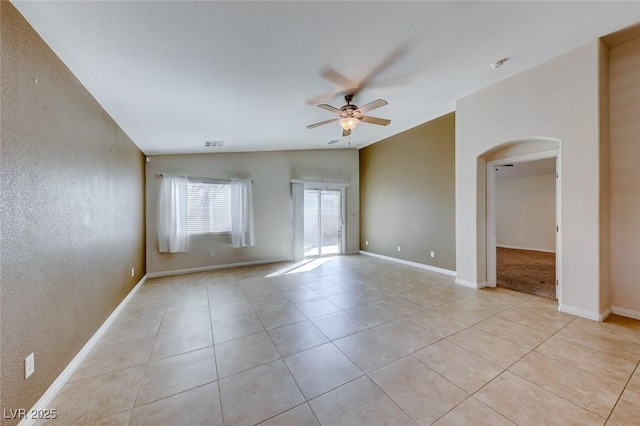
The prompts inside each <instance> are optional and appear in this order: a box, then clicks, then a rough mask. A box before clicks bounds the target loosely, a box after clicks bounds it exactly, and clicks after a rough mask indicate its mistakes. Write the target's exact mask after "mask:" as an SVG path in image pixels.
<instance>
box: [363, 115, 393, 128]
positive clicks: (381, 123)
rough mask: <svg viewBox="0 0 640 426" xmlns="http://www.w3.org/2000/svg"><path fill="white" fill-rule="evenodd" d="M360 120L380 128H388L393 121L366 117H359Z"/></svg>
mask: <svg viewBox="0 0 640 426" xmlns="http://www.w3.org/2000/svg"><path fill="white" fill-rule="evenodd" d="M359 120H360V121H364V122H365V123H370V124H377V125H378V126H387V125H389V123H391V120H387V119H386V118H378V117H367V116H366V115H363V116H362V117H359Z"/></svg>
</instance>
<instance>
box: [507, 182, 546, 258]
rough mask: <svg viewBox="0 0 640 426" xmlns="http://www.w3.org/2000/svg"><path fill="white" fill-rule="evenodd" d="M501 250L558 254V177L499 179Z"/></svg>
mask: <svg viewBox="0 0 640 426" xmlns="http://www.w3.org/2000/svg"><path fill="white" fill-rule="evenodd" d="M496 244H497V246H498V247H509V248H519V249H525V250H540V251H550V252H555V251H556V176H555V175H548V174H547V175H538V176H526V177H513V178H501V179H496Z"/></svg>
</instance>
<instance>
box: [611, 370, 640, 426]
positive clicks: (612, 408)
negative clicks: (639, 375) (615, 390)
mask: <svg viewBox="0 0 640 426" xmlns="http://www.w3.org/2000/svg"><path fill="white" fill-rule="evenodd" d="M637 371H640V361H638V363H637V364H636V368H634V369H633V371H632V372H631V375H630V376H629V379H628V380H627V383H625V384H624V387H623V388H622V392H620V395H618V399H616V403H615V404H613V407H611V411H610V412H609V415H608V416H607V419H606V421H605V424H606V422H608V421H609V419H610V418H611V415H612V414H613V411H614V410H615V409H616V407H617V406H618V403H619V402H620V399H621V398H622V394H624V393H625V391H626V390H627V386H629V382H630V381H631V379H632V378H633V375H634V374H636V372H637ZM629 392H632V391H631V390H629Z"/></svg>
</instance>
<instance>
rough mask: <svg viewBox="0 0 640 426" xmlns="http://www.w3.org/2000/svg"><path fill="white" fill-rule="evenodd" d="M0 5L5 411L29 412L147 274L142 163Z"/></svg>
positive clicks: (13, 11)
mask: <svg viewBox="0 0 640 426" xmlns="http://www.w3.org/2000/svg"><path fill="white" fill-rule="evenodd" d="M1 7H2V12H1V15H2V16H1V37H2V39H1V43H2V65H1V80H0V84H1V86H0V87H1V88H2V96H1V98H2V99H1V111H2V117H1V132H0V138H1V147H2V148H1V149H2V150H1V153H2V157H1V160H0V161H1V172H0V173H1V177H2V180H1V184H0V187H1V194H2V202H1V203H0V225H1V227H2V234H1V239H0V241H1V249H2V256H1V268H0V269H1V272H0V274H1V275H0V285H1V289H0V295H1V302H0V309H1V312H2V313H1V317H2V330H1V332H2V336H1V344H2V349H1V366H0V368H1V371H2V408H6V409H17V408H25V409H29V408H31V407H32V406H33V404H34V403H35V402H36V401H37V400H38V399H39V398H40V396H41V395H42V394H43V393H44V392H45V391H46V389H47V388H48V387H49V385H51V383H52V382H53V380H55V378H56V377H57V376H58V375H59V374H60V373H61V371H62V370H63V369H64V368H65V367H66V366H67V364H68V363H69V361H71V359H72V358H73V357H74V356H75V355H76V353H77V352H78V351H79V350H80V349H81V348H82V346H83V345H84V344H85V343H86V342H87V340H88V339H89V338H90V337H91V336H92V335H93V333H94V332H95V331H96V330H97V329H98V327H99V326H100V325H101V324H102V323H103V322H104V320H105V319H106V318H107V317H108V316H109V315H110V314H111V312H112V311H113V310H114V308H115V307H116V306H117V305H118V303H119V302H120V301H121V300H122V299H123V298H124V297H125V296H126V295H127V293H128V292H129V291H130V290H131V289H132V288H133V286H134V285H135V283H136V282H138V281H139V280H140V279H141V278H142V276H143V275H144V273H145V270H144V268H145V265H144V226H145V225H144V168H143V163H144V157H143V156H142V154H141V152H140V151H139V150H138V149H137V148H136V146H135V145H134V144H133V143H132V142H131V140H129V138H127V136H126V135H125V134H124V133H123V132H122V131H121V130H120V128H119V127H118V126H117V125H116V124H115V123H114V122H113V120H111V118H110V117H109V116H108V115H107V114H106V113H105V112H104V110H103V109H102V108H101V107H100V105H99V104H98V103H97V102H96V101H95V100H94V99H93V97H91V95H90V94H89V93H88V92H87V91H86V90H85V88H84V87H83V86H82V85H81V84H80V83H79V82H78V81H77V80H76V78H75V77H74V76H73V75H72V74H71V72H70V71H69V70H68V69H67V68H66V67H65V66H64V65H63V64H62V63H61V62H60V60H59V59H58V58H57V57H56V56H55V54H54V53H53V52H52V51H51V50H50V49H49V48H48V47H47V46H46V45H45V43H44V42H43V41H42V40H41V39H40V37H39V36H38V35H37V34H36V33H35V31H33V29H32V28H31V27H30V26H29V25H28V24H27V23H26V21H25V20H24V19H23V18H22V16H21V15H20V14H19V13H18V12H17V11H16V9H15V8H14V7H13V6H12V5H11V4H10V3H8V2H2V6H1ZM34 78H37V79H38V83H37V84H35V83H34ZM131 268H135V271H136V273H135V277H131ZM31 352H34V353H35V373H34V374H33V375H32V376H31V377H30V378H29V379H28V380H26V381H25V380H24V359H25V357H26V356H27V355H29V354H30V353H31ZM13 423H16V422H14V421H9V420H7V421H6V424H13ZM3 424H4V423H3Z"/></svg>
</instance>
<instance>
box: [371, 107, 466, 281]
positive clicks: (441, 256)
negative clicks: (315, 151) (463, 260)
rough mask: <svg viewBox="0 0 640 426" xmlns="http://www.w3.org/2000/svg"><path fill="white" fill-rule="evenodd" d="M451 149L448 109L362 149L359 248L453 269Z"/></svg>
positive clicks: (451, 126)
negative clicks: (433, 253) (416, 125)
mask: <svg viewBox="0 0 640 426" xmlns="http://www.w3.org/2000/svg"><path fill="white" fill-rule="evenodd" d="M454 148H455V114H454V113H451V114H448V115H445V116H443V117H440V118H438V119H436V120H433V121H430V122H428V123H425V124H423V125H420V126H418V127H415V128H413V129H410V130H407V131H406V132H403V133H400V134H398V135H395V136H392V137H390V138H388V139H385V140H383V141H380V142H378V143H376V144H374V145H370V146H368V147H366V148H364V149H362V150H360V185H361V189H360V194H361V195H360V205H361V210H362V218H361V221H360V248H361V249H362V250H365V251H369V252H373V253H377V254H382V255H385V256H391V257H395V258H399V259H404V260H409V261H412V262H418V263H423V264H427V265H431V266H436V267H439V268H445V269H449V270H455V265H456V258H455V222H454V218H455V181H454V179H455V172H454V163H455V151H454ZM366 241H368V242H369V245H368V246H367V245H366ZM398 246H400V248H401V251H400V252H398V249H397V248H398ZM432 250H433V251H435V258H431V257H430V256H429V252H430V251H432Z"/></svg>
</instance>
